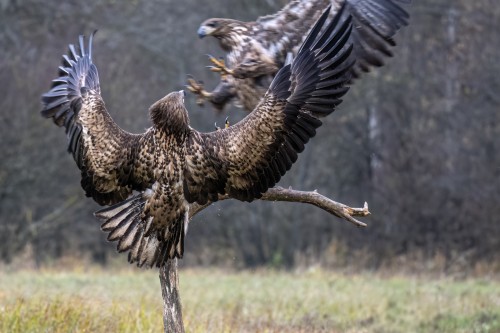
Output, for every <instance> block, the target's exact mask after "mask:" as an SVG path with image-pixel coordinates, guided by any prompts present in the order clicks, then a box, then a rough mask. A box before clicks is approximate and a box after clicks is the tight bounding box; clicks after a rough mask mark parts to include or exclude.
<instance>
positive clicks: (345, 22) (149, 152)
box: [41, 10, 354, 267]
mask: <svg viewBox="0 0 500 333" xmlns="http://www.w3.org/2000/svg"><path fill="white" fill-rule="evenodd" d="M328 13H329V10H327V11H325V13H324V14H323V15H322V16H321V17H320V18H319V20H318V21H317V23H316V24H315V25H314V27H313V29H312V30H311V31H310V33H309V35H308V37H307V38H306V39H305V41H304V43H303V45H302V47H301V48H300V50H299V51H298V53H297V56H296V57H295V59H294V61H293V62H292V63H291V64H289V65H287V66H285V67H283V68H282V69H281V70H279V71H278V73H277V75H276V77H275V78H274V80H273V82H272V83H271V85H270V87H269V89H268V91H267V92H266V94H265V96H264V98H263V100H262V102H261V103H260V104H259V105H258V106H257V107H256V108H255V109H254V110H253V112H251V113H250V114H248V115H247V117H246V118H244V119H243V120H242V121H240V122H239V123H237V124H235V125H233V126H230V127H228V128H223V129H218V130H216V131H214V132H210V133H201V132H198V131H196V130H195V129H193V128H191V127H190V125H189V117H188V112H187V110H186V108H185V106H184V98H185V94H184V92H183V91H176V92H172V93H169V94H168V95H166V96H165V97H163V98H161V99H160V100H159V101H157V102H155V103H154V104H153V105H151V106H150V108H149V114H150V117H151V120H152V127H151V128H149V129H148V130H147V131H146V132H145V133H142V134H131V133H128V132H126V131H124V130H122V129H121V128H120V127H118V125H117V124H116V123H115V122H114V121H113V120H112V119H111V117H110V115H109V114H108V112H107V110H106V106H105V104H104V101H103V99H102V97H101V87H100V83H99V76H98V73H97V67H96V65H95V64H94V63H93V61H92V52H93V49H92V40H93V37H94V34H92V35H91V36H90V39H89V43H88V46H87V45H85V39H84V37H83V36H80V39H79V46H78V47H75V46H74V45H70V46H69V51H68V54H67V55H64V56H63V64H62V66H60V67H59V77H58V78H56V79H55V80H53V83H52V89H51V90H50V91H49V92H47V93H46V94H44V95H42V103H43V110H42V111H41V113H42V115H43V116H44V117H46V118H52V119H53V121H54V123H55V124H56V125H58V126H60V127H64V128H65V130H66V134H67V137H68V140H69V143H68V152H69V153H71V154H72V155H73V158H74V160H75V162H76V164H77V166H78V168H79V169H80V171H81V185H82V187H83V189H84V191H85V194H86V195H87V196H88V197H92V198H93V199H94V200H95V201H96V202H97V203H98V204H100V205H105V206H108V207H105V208H104V209H101V210H100V211H98V212H96V213H95V215H96V216H97V218H99V219H100V220H101V221H102V225H101V228H102V230H103V231H105V232H107V233H108V240H110V241H117V249H118V251H119V252H128V258H129V261H130V262H131V263H137V265H138V266H145V267H153V266H158V267H161V266H162V265H163V264H164V263H165V262H166V260H168V259H169V258H181V257H182V256H183V252H184V236H185V232H186V228H187V224H188V217H189V210H190V207H191V205H193V204H194V203H197V204H206V203H209V202H214V201H217V200H218V198H219V196H220V195H225V196H229V197H230V198H234V199H238V200H242V201H252V200H254V199H257V198H260V197H261V196H262V193H264V192H266V191H267V189H269V188H270V187H273V186H274V185H275V184H276V183H277V182H278V181H279V180H280V178H281V177H282V176H283V175H284V174H285V172H286V171H287V170H289V169H290V167H291V166H292V164H293V163H294V162H295V161H296V160H297V154H298V153H300V152H302V151H303V150H304V145H305V144H306V143H307V142H308V141H309V139H310V138H311V137H313V136H314V135H315V134H316V129H317V128H318V127H319V126H320V125H321V120H320V119H319V118H321V117H323V116H327V115H329V114H330V113H332V112H333V111H334V110H335V109H336V107H337V105H338V104H339V103H340V102H341V99H340V98H341V97H342V96H343V95H344V94H345V93H346V92H347V90H348V87H347V84H348V82H349V80H350V79H351V73H352V71H351V68H352V66H353V65H354V59H353V57H352V55H353V53H352V46H350V45H348V41H349V38H350V34H351V31H352V19H351V17H350V16H349V15H347V16H345V15H342V13H343V10H340V11H339V12H338V14H337V15H336V16H335V17H334V18H333V19H328Z"/></svg>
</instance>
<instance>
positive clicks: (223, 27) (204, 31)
mask: <svg viewBox="0 0 500 333" xmlns="http://www.w3.org/2000/svg"><path fill="white" fill-rule="evenodd" d="M249 31H250V26H249V25H248V23H245V22H241V21H237V20H231V19H224V18H211V19H208V20H206V21H205V22H203V23H202V24H201V25H200V27H199V28H198V37H200V38H204V37H206V36H212V37H215V38H217V39H218V40H219V41H220V43H221V46H222V47H223V48H224V49H227V48H230V47H231V46H232V45H235V43H236V42H238V41H239V40H241V37H242V36H243V35H246V34H248V32H249Z"/></svg>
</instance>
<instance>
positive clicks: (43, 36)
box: [0, 0, 500, 273]
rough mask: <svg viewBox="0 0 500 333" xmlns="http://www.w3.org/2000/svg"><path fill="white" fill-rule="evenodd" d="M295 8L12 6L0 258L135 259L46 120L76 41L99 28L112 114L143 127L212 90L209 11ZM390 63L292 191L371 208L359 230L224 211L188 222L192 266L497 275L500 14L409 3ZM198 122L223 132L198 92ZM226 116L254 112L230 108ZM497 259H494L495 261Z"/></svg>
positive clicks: (245, 2) (295, 172)
mask: <svg viewBox="0 0 500 333" xmlns="http://www.w3.org/2000/svg"><path fill="white" fill-rule="evenodd" d="M284 4H285V1H284V0H238V1H231V0H212V1H210V2H208V1H204V2H203V1H194V0H187V1H173V0H161V1H160V0H134V1H116V0H106V1H73V2H61V1H54V0H50V1H48V0H44V1H41V0H23V1H18V0H0V89H1V92H2V94H1V99H0V138H1V141H0V151H1V153H2V155H1V158H0V260H1V261H3V262H11V261H13V260H14V261H16V260H19V259H18V258H20V257H22V258H23V260H30V261H32V262H33V263H35V265H42V264H44V263H46V262H53V261H54V260H57V259H58V258H65V257H70V258H78V259H82V260H90V261H92V262H98V263H102V264H106V263H108V262H110V261H111V260H120V261H123V262H125V261H126V256H124V255H119V254H117V253H115V249H114V245H113V244H110V243H107V242H106V241H105V234H104V233H102V232H101V231H100V230H99V224H98V222H97V220H96V219H94V217H93V215H92V213H93V212H94V211H95V210H97V209H98V206H97V205H96V204H95V203H94V202H93V201H92V200H90V199H87V198H85V196H84V193H83V190H82V189H81V188H80V175H79V171H78V170H77V167H76V166H75V165H74V162H73V160H72V158H71V156H70V155H69V154H67V153H66V152H65V147H66V137H65V134H64V131H63V130H62V129H58V128H56V127H55V126H54V125H53V124H52V122H51V121H48V120H45V119H42V117H41V116H40V114H39V111H40V109H41V104H40V101H39V97H40V95H41V94H42V93H44V92H45V91H47V90H48V89H49V87H50V81H51V80H52V79H54V78H55V77H56V74H57V66H58V65H59V64H60V58H61V55H62V53H63V52H65V50H66V47H67V44H68V43H76V42H77V37H78V35H79V34H81V33H85V34H87V35H88V34H90V33H91V32H92V31H93V30H94V29H99V32H98V33H97V35H96V38H95V43H94V46H95V48H94V61H95V63H96V64H97V67H98V69H99V74H100V81H101V87H102V94H103V96H104V100H105V101H106V103H107V106H108V109H109V111H110V113H111V115H112V116H113V118H114V119H115V121H116V122H117V123H118V124H119V125H120V126H121V127H122V128H124V129H126V130H128V131H132V132H141V131H143V130H144V129H145V128H147V127H149V126H150V123H149V120H148V113H147V109H148V107H149V105H151V104H152V103H153V102H154V101H156V100H157V99H159V98H161V97H162V96H164V95H166V94H167V93H168V92H170V91H172V90H175V89H181V88H182V87H183V85H184V84H185V80H186V75H187V74H193V75H194V76H195V77H196V78H198V79H202V80H204V81H205V83H206V86H207V88H212V87H215V84H216V82H217V79H218V77H217V75H215V74H213V73H211V72H209V71H208V70H207V69H205V65H207V64H208V60H207V57H206V56H205V54H207V53H210V54H214V55H222V52H221V51H220V50H219V48H218V46H217V44H216V41H215V40H199V39H198V37H197V35H196V30H197V27H198V25H199V24H200V23H201V22H202V21H203V20H205V19H206V18H209V17H231V18H236V19H240V20H254V19H255V18H256V17H257V16H259V15H264V14H270V13H274V12H275V11H277V10H278V9H279V8H281V7H282V6H283V5H284ZM407 9H408V10H409V12H410V13H411V23H410V26H409V27H408V28H406V29H404V30H402V31H401V32H400V33H399V34H398V36H397V42H398V47H397V48H396V49H395V57H394V58H392V59H389V60H388V61H387V62H386V66H385V67H383V68H381V69H377V70H376V71H374V72H373V73H371V74H370V75H367V76H364V77H363V78H362V80H360V81H357V82H355V84H354V85H353V87H352V89H351V90H350V92H349V93H348V94H347V95H346V97H345V98H344V103H343V104H342V105H341V107H340V108H339V110H338V111H336V113H335V114H334V115H332V116H331V117H329V118H327V119H325V124H324V125H323V127H322V128H321V129H320V130H319V133H318V135H317V137H315V138H314V139H313V140H312V142H311V143H310V144H309V145H308V147H307V148H306V150H305V152H304V153H303V154H302V155H301V156H300V157H299V161H298V163H297V164H296V165H294V167H293V168H292V170H291V171H290V172H289V173H288V174H287V175H286V177H285V178H284V179H282V180H281V182H280V184H279V185H281V186H283V187H288V186H292V187H293V188H296V189H301V190H314V189H317V190H318V191H319V192H320V193H322V194H325V195H327V196H329V197H331V198H333V199H334V200H336V201H340V202H343V203H345V204H348V205H351V206H362V205H363V202H364V201H367V202H368V203H369V205H370V211H371V212H372V216H370V217H368V218H365V219H364V220H363V221H364V222H367V223H368V224H369V226H368V228H365V229H357V228H355V227H353V226H352V225H349V224H348V223H346V222H345V221H343V220H339V219H337V218H335V217H333V216H330V215H328V214H327V213H325V212H324V211H322V210H320V209H317V208H314V207H310V206H307V205H305V204H291V203H270V202H260V201H257V202H254V203H251V204H248V203H241V202H236V201H228V202H221V203H217V204H214V205H213V206H212V207H210V208H209V209H207V210H205V211H204V212H203V213H201V214H200V215H198V216H196V217H195V218H194V220H193V221H192V222H191V224H190V228H189V234H188V237H187V240H186V255H185V259H184V260H183V263H184V264H185V265H220V266H228V267H237V268H242V267H256V266H274V267H285V268H286V267H294V266H296V265H304V266H306V265H315V264H321V265H322V266H323V267H328V268H336V267H364V268H370V269H372V268H380V267H407V268H409V269H412V268H414V269H415V270H418V269H421V268H435V269H439V270H443V271H455V272H459V271H466V272H477V273H481V272H498V271H500V223H499V222H500V221H499V216H500V62H499V61H498V59H499V56H500V53H499V50H500V6H498V2H497V1H496V0H477V1H470V0H414V4H413V5H412V6H411V7H409V8H407ZM187 104H188V109H189V110H190V117H191V124H192V126H193V127H194V128H196V129H199V130H205V131H211V130H213V126H214V125H213V124H214V121H217V123H218V124H223V123H224V118H225V116H224V115H215V114H214V113H213V112H212V110H211V109H210V107H209V106H206V107H205V108H200V107H198V106H197V105H196V104H195V98H194V96H190V97H189V98H188V99H187ZM228 111H229V115H230V121H231V122H232V123H234V122H236V121H237V120H238V119H240V118H242V117H243V116H244V113H243V111H241V110H239V109H236V108H232V109H230V110H228ZM495 262H496V264H495Z"/></svg>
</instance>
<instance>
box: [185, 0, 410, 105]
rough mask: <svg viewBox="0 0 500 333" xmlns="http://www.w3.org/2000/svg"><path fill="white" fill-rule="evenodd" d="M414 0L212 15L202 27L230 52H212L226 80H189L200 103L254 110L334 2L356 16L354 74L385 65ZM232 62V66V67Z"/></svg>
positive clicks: (318, 1) (316, 2)
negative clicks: (210, 85)
mask: <svg viewBox="0 0 500 333" xmlns="http://www.w3.org/2000/svg"><path fill="white" fill-rule="evenodd" d="M410 2H411V0H294V1H291V2H290V3H289V4H288V5H286V6H285V7H284V8H283V9H282V10H280V11H279V12H278V13H276V14H274V15H269V16H264V17H260V18H258V19H257V20H256V21H255V22H241V21H237V20H232V19H222V18H212V19H208V20H206V21H205V22H203V23H202V24H201V26H200V27H199V29H198V35H199V37H200V38H203V37H206V36H212V37H215V38H217V40H218V41H219V44H220V47H221V48H222V49H223V50H224V51H225V52H227V57H226V59H227V64H224V61H223V60H217V59H215V58H213V57H211V60H212V61H213V62H214V64H215V66H212V69H213V70H215V71H219V72H221V74H223V75H222V77H221V82H220V83H219V85H218V86H217V87H216V88H215V89H214V90H213V91H212V92H207V91H205V90H204V88H203V84H202V83H201V82H196V81H195V80H194V79H192V78H190V79H188V89H189V90H190V91H192V92H194V93H195V94H197V95H198V97H199V99H198V102H199V103H200V104H202V103H203V101H204V100H206V101H209V102H210V103H211V104H212V105H213V106H214V107H215V109H216V110H219V111H221V110H222V109H223V108H224V106H225V105H226V104H227V103H228V102H230V101H232V100H235V101H236V102H237V105H239V106H241V107H243V109H245V110H246V111H248V112H250V111H252V110H253V109H254V108H255V106H256V105H257V104H258V103H259V102H260V99H261V98H262V96H264V94H265V92H266V91H267V88H268V87H269V84H270V83H271V81H272V79H273V77H274V75H275V74H276V73H277V72H278V70H279V69H280V68H281V67H282V66H283V65H284V64H285V63H286V59H287V56H288V57H290V56H294V55H295V54H297V50H298V49H299V47H300V45H301V43H302V41H303V40H304V38H305V36H307V33H308V31H309V29H310V28H311V26H312V25H313V23H314V22H315V21H316V20H317V19H318V17H319V16H320V15H321V13H322V12H323V11H324V10H325V8H326V7H327V6H328V5H331V6H332V8H333V10H332V11H331V14H330V15H331V16H333V15H334V14H336V13H337V12H338V10H339V9H340V8H341V5H345V7H346V9H345V13H344V15H351V16H352V19H353V32H352V34H351V36H350V40H349V43H350V44H352V45H353V54H354V56H355V59H356V64H355V66H353V67H352V69H351V72H352V75H353V77H354V78H356V77H358V76H359V75H360V74H361V73H362V72H368V71H369V70H370V68H371V67H374V66H376V67H380V66H382V65H383V60H384V57H390V56H392V52H391V47H393V46H395V43H394V40H393V39H392V38H393V36H394V35H395V34H396V32H397V31H398V30H399V29H400V28H401V27H403V26H406V25H407V24H408V19H409V15H408V13H407V12H406V11H405V10H404V9H403V8H401V6H400V4H408V3H410ZM226 66H227V67H226Z"/></svg>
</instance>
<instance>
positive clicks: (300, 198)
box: [189, 186, 370, 227]
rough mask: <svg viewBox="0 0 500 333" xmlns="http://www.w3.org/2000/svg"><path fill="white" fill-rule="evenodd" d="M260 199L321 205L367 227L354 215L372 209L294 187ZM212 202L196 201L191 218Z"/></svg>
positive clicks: (276, 189)
mask: <svg viewBox="0 0 500 333" xmlns="http://www.w3.org/2000/svg"><path fill="white" fill-rule="evenodd" d="M226 199H230V198H229V197H228V196H227V195H220V196H219V201H220V200H226ZM260 200H265V201H288V202H302V203H308V204H311V205H314V206H316V207H319V208H321V209H323V210H325V211H327V212H328V213H330V214H333V215H335V216H337V217H340V218H341V219H344V220H347V221H349V222H351V223H352V224H354V225H355V226H357V227H366V223H363V222H361V221H358V220H356V219H355V218H354V217H353V216H361V217H363V216H368V215H370V211H369V210H368V203H366V202H365V204H364V206H363V208H352V207H349V206H347V205H344V204H342V203H339V202H336V201H333V200H332V199H330V198H327V197H325V196H324V195H322V194H319V193H318V192H317V191H316V190H314V191H297V190H293V189H292V188H287V189H285V188H283V187H280V186H276V187H273V188H270V189H269V190H267V192H266V193H264V194H262V198H260ZM210 204H211V203H208V204H206V205H198V204H196V203H194V204H192V205H191V207H190V211H189V218H190V219H191V218H192V217H193V216H195V215H196V214H198V213H199V212H201V211H202V210H203V209H205V208H207V207H208V206H209V205H210Z"/></svg>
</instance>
